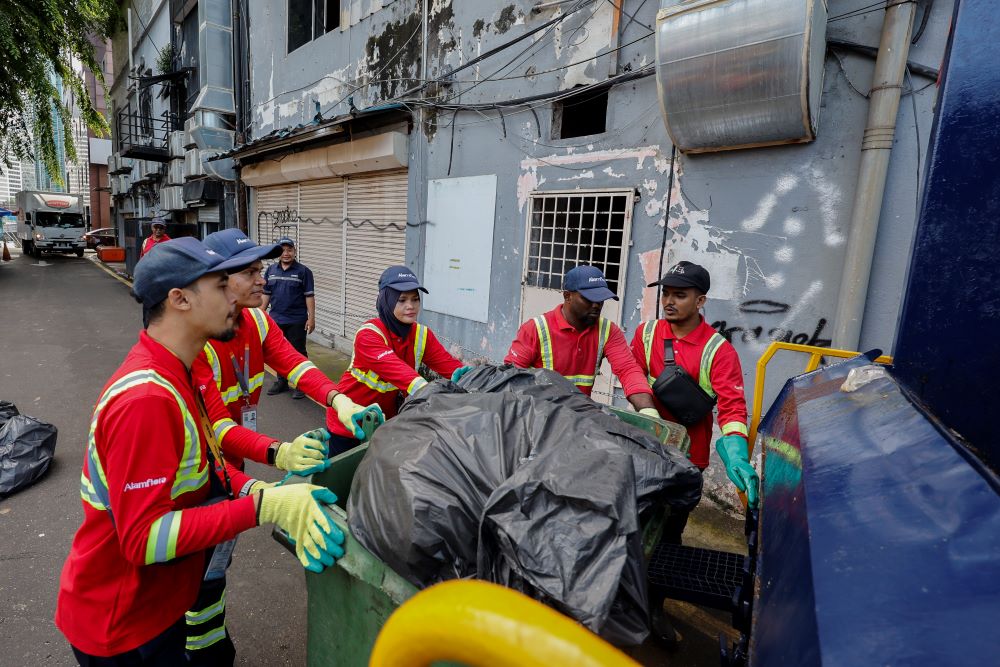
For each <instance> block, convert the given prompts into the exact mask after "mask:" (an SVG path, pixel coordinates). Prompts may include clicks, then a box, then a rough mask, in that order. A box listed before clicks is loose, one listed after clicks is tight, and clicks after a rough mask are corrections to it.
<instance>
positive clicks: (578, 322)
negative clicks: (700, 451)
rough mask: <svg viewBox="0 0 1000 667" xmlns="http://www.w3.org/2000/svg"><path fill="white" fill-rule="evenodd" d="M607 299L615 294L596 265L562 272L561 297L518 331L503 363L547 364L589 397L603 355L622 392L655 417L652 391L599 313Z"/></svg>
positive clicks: (619, 337)
mask: <svg viewBox="0 0 1000 667" xmlns="http://www.w3.org/2000/svg"><path fill="white" fill-rule="evenodd" d="M608 299H614V300H615V301H617V300H618V296H617V295H616V294H615V293H614V292H612V291H611V290H610V289H608V281H607V280H606V279H605V277H604V274H603V273H601V270H600V269H598V268H597V267H596V266H587V265H583V266H578V267H576V268H573V269H570V270H569V271H568V272H567V273H566V275H565V276H564V277H563V302H562V304H561V305H559V306H556V307H555V308H553V309H552V310H550V311H549V312H547V313H545V314H543V315H539V316H538V317H536V318H534V319H531V320H528V321H527V322H525V323H524V324H522V325H521V327H520V328H519V329H518V330H517V337H516V338H515V339H514V342H513V343H511V346H510V351H509V352H507V356H506V357H504V360H503V361H504V363H505V364H514V365H515V366H517V367H519V368H547V369H549V370H553V371H555V372H557V373H559V374H560V375H562V376H563V377H565V378H566V379H567V380H569V381H570V382H572V383H573V384H575V385H576V386H577V389H579V390H580V391H582V392H583V393H584V394H586V395H587V396H590V392H591V391H593V389H594V381H595V379H596V378H597V375H598V373H600V369H601V361H603V360H604V359H605V358H606V359H607V360H608V361H609V362H610V363H611V370H612V372H614V374H615V375H616V376H617V377H618V379H619V380H620V381H621V384H622V388H623V389H624V390H625V397H626V398H627V399H628V401H629V402H630V403H631V404H632V405H633V407H635V409H636V410H638V411H639V412H640V413H642V414H645V415H649V416H651V417H656V416H657V414H656V409H655V408H654V407H653V394H652V391H651V390H650V388H649V384H648V383H647V382H646V377H645V374H644V373H643V372H642V370H641V369H640V368H639V367H638V366H637V365H636V363H635V359H634V358H633V357H632V354H631V352H629V349H628V343H627V342H626V341H625V334H623V333H622V330H621V329H620V328H618V325H617V324H615V323H614V322H611V321H610V320H606V319H604V318H603V317H601V309H602V308H603V306H604V302H605V301H607V300H608Z"/></svg>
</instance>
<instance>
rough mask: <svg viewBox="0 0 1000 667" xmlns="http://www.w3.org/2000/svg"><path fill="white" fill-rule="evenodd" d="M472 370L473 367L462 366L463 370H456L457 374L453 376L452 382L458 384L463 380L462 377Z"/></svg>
mask: <svg viewBox="0 0 1000 667" xmlns="http://www.w3.org/2000/svg"><path fill="white" fill-rule="evenodd" d="M471 370H472V366H462V367H461V368H456V369H455V372H454V373H452V374H451V381H452V382H458V381H459V380H461V379H462V376H463V375H465V374H466V373H468V372H469V371H471Z"/></svg>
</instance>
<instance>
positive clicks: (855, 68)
mask: <svg viewBox="0 0 1000 667" xmlns="http://www.w3.org/2000/svg"><path fill="white" fill-rule="evenodd" d="M250 4H251V7H250V20H251V28H250V34H251V44H250V52H251V54H252V56H251V58H252V61H253V62H252V104H253V105H254V106H253V110H252V112H251V113H252V118H253V132H252V135H253V137H260V136H263V135H265V134H267V133H269V132H272V131H274V130H277V129H281V128H288V127H292V126H295V125H297V124H299V123H305V122H308V121H309V120H310V119H311V118H312V117H313V115H314V114H315V104H316V103H317V102H318V103H319V106H320V109H321V111H322V113H323V114H324V116H325V117H333V116H335V115H337V114H340V113H346V112H347V111H348V110H349V104H348V100H347V98H348V97H349V96H353V100H352V101H353V104H354V105H355V106H356V107H357V108H359V109H363V108H365V107H366V106H368V105H372V104H377V103H381V102H385V101H388V100H392V99H393V98H394V97H396V96H398V95H399V94H400V93H402V92H404V91H405V90H406V89H408V88H410V87H411V86H413V85H415V81H414V80H413V79H415V78H418V77H420V75H421V63H420V52H421V48H420V39H421V34H420V14H419V12H420V2H415V1H414V0H397V1H396V2H392V3H389V2H385V0H383V2H382V3H381V4H382V5H383V7H382V8H381V9H379V10H377V11H374V12H373V13H371V14H369V15H367V17H365V18H359V19H358V21H357V22H356V23H354V24H353V25H350V26H349V27H348V28H347V29H346V30H335V31H333V32H331V33H328V34H326V35H323V36H322V37H320V38H319V39H317V40H315V41H314V42H312V43H310V44H308V45H306V46H304V47H302V48H300V49H298V50H297V51H295V52H293V53H292V54H285V49H284V43H285V30H286V27H285V26H286V21H285V16H284V11H285V9H284V8H285V4H284V3H250ZM362 4H363V5H364V6H365V7H368V6H369V3H362ZM535 4H538V3H536V2H533V1H532V2H528V1H527V0H520V1H518V2H512V3H510V4H507V5H501V4H499V3H495V2H489V1H484V0H478V1H468V2H462V3H459V2H449V1H448V0H435V1H433V2H431V3H430V5H431V8H432V12H431V17H430V21H429V39H428V52H429V54H430V55H429V59H428V63H427V75H428V78H431V79H433V78H436V77H439V76H441V75H442V74H443V73H444V72H446V71H447V69H448V68H455V67H457V66H459V65H461V64H462V63H465V62H467V61H468V60H470V59H471V58H474V57H476V56H477V55H478V54H481V53H483V52H485V51H487V50H488V49H491V48H493V47H495V46H497V45H499V44H501V43H504V42H507V41H509V40H511V39H512V38H514V37H516V36H518V35H520V34H523V33H524V32H525V31H527V30H530V29H532V28H533V27H535V26H537V25H539V24H541V23H542V22H544V21H547V20H550V19H551V18H553V17H554V16H557V15H558V14H557V12H561V11H565V7H567V6H572V5H564V6H562V8H553V9H549V10H544V11H543V12H541V13H539V14H532V13H530V9H531V7H532V6H534V5H535ZM671 4H672V3H671ZM829 5H830V6H829V15H830V16H831V17H837V16H838V15H840V14H843V13H844V12H847V11H850V10H852V9H854V8H856V7H857V3H856V2H846V1H844V0H831V2H830V3H829ZM624 9H625V11H626V12H628V13H635V18H636V19H637V21H629V19H628V18H627V17H626V18H625V19H624V20H623V25H625V28H624V29H623V30H622V32H621V35H620V38H619V43H620V44H628V43H629V42H633V41H635V43H634V44H632V45H630V46H626V47H624V48H622V49H621V50H620V52H618V56H617V64H613V63H612V62H611V61H610V59H609V57H608V56H602V57H600V58H597V59H592V60H588V59H591V58H592V57H593V56H595V55H597V54H599V53H602V52H606V51H607V50H608V47H609V44H608V34H609V24H608V23H607V17H608V15H609V13H610V3H604V2H596V3H593V4H592V5H588V6H587V7H585V8H584V9H581V10H580V11H578V12H577V13H576V14H575V15H574V16H571V17H569V18H567V19H566V20H565V21H564V22H562V23H561V24H560V25H559V27H558V28H557V29H553V30H550V31H547V32H543V33H540V36H539V35H536V36H534V37H532V38H529V39H528V40H525V41H523V42H520V43H519V44H517V45H515V46H513V47H511V48H509V49H506V50H505V51H503V52H501V53H500V54H497V55H495V56H493V57H491V58H489V59H487V60H485V61H484V62H482V63H480V64H478V65H476V66H474V67H471V68H469V69H466V70H463V71H462V72H460V73H458V74H457V75H456V77H455V78H456V79H457V80H458V81H459V83H455V84H453V85H451V86H443V87H440V88H436V89H435V90H433V91H432V92H433V93H434V94H435V95H437V96H438V99H446V98H452V97H454V99H453V100H452V101H460V102H461V103H466V104H473V103H483V102H493V101H498V100H507V99H512V98H517V97H522V96H527V95H534V94H538V93H542V92H548V91H553V90H565V89H568V88H571V87H573V86H574V85H577V84H581V83H582V84H587V83H594V82H597V81H602V80H604V79H606V78H607V77H608V74H609V73H610V72H617V73H622V72H628V71H636V70H639V69H640V68H642V67H644V66H646V65H648V64H650V63H652V62H653V61H654V53H655V50H654V38H653V37H648V38H642V36H643V35H644V34H646V33H647V32H649V31H648V30H647V28H646V27H644V26H643V25H641V24H646V25H648V26H651V27H652V26H654V25H655V13H656V7H655V6H654V5H653V3H641V2H638V1H635V0H626V2H625V3H624ZM950 12H951V6H950V5H949V3H935V4H934V5H933V9H932V14H931V17H930V20H929V23H928V25H927V28H926V30H925V31H924V33H923V36H922V38H921V40H920V41H919V43H918V44H917V45H915V46H914V47H913V48H912V50H911V55H910V60H911V61H913V62H916V63H920V64H923V65H927V66H930V67H936V66H937V64H938V63H939V62H940V60H941V56H942V54H943V51H944V45H945V40H946V37H947V30H948V23H949V19H950ZM882 16H883V14H882V12H881V11H877V12H872V13H868V14H863V15H859V16H856V17H851V18H846V19H838V20H834V21H831V22H830V23H829V24H828V32H827V36H828V38H830V39H834V38H837V39H846V40H851V41H854V42H857V43H860V44H868V45H877V44H878V42H879V36H880V31H881V24H882ZM636 40H637V41H636ZM522 52H524V56H523V57H522V59H521V60H519V61H517V62H515V63H514V64H513V65H512V66H511V67H509V68H508V69H505V70H504V71H503V72H502V74H500V76H507V77H518V76H521V77H522V78H508V79H504V80H499V81H488V82H484V83H481V84H480V85H477V86H473V84H474V83H476V82H481V81H483V80H484V79H485V78H487V77H488V76H489V75H491V74H493V73H494V72H496V71H497V70H498V69H500V68H501V67H502V66H503V65H505V64H507V63H508V62H509V61H511V60H512V59H513V58H514V57H515V56H516V55H517V54H519V53H522ZM579 61H585V62H582V63H580V64H578V65H575V66H572V67H567V65H570V64H571V63H576V62H579ZM842 61H843V71H842V70H841V66H840V64H839V62H838V60H837V59H836V58H835V57H833V56H831V55H829V54H828V56H827V58H826V67H825V79H824V82H823V88H824V93H823V100H822V110H821V113H820V120H819V133H818V138H817V140H816V141H814V142H812V143H809V144H803V145H795V146H786V147H777V148H759V149H752V150H741V151H729V152H722V153H715V154H707V155H692V156H684V155H680V154H679V153H678V155H677V159H676V160H675V161H674V165H673V172H674V176H675V179H674V188H673V193H672V195H668V192H667V189H668V182H669V176H670V173H669V172H670V168H671V167H670V165H671V160H670V156H671V143H670V139H669V137H668V135H667V133H666V130H665V128H664V124H663V121H662V118H661V117H660V110H659V106H658V98H657V89H656V84H655V80H654V77H646V78H643V79H639V80H636V81H633V82H630V83H626V84H623V85H618V86H615V87H614V88H612V90H611V92H610V95H609V107H608V123H607V126H608V131H607V132H606V133H604V134H600V135H594V136H591V137H584V138H577V139H569V140H558V139H552V133H551V124H552V107H551V105H550V104H548V103H536V105H535V106H534V107H520V108H517V109H511V110H507V111H505V112H504V117H503V119H501V117H500V116H499V114H498V113H496V112H492V111H488V112H483V113H476V112H470V111H462V112H459V113H458V114H457V116H454V115H453V114H452V112H451V111H447V112H438V111H436V110H434V109H431V108H427V109H425V110H423V111H422V110H421V109H420V108H418V107H414V109H413V111H414V118H415V120H418V119H422V121H423V122H417V123H415V126H414V127H415V129H414V132H413V133H412V134H411V139H410V192H409V217H410V219H411V221H418V220H424V219H426V195H427V181H428V180H430V179H436V178H445V177H449V176H450V177H458V176H476V175H482V174H492V173H495V174H496V175H497V207H496V223H495V232H494V238H493V240H492V244H493V273H492V282H491V284H490V321H489V322H488V323H485V324H482V323H479V322H471V321H468V320H461V319H458V318H454V317H450V316H444V315H439V314H436V313H433V312H426V313H425V314H424V316H423V319H424V321H425V322H426V323H427V324H428V325H429V326H431V327H432V328H433V329H434V331H435V332H436V333H437V334H438V335H439V336H440V337H441V338H443V339H445V340H446V341H447V342H448V343H450V344H452V346H453V349H454V350H455V351H457V352H458V353H460V354H461V355H462V356H464V357H467V358H471V357H477V356H481V357H486V358H489V359H492V360H500V359H502V357H503V356H504V354H505V352H506V349H507V347H508V345H509V343H510V341H511V339H512V338H513V336H514V333H515V331H516V329H517V326H518V325H519V323H520V297H521V271H522V258H523V252H524V236H525V223H526V214H527V206H528V203H527V195H528V194H529V193H530V192H531V191H534V190H564V189H575V188H583V189H599V188H606V187H612V188H621V187H634V188H637V189H638V190H639V191H640V195H641V196H640V198H639V200H638V203H637V206H636V209H635V213H634V218H633V228H632V244H633V245H632V247H631V248H630V250H629V259H628V273H627V290H626V298H625V299H624V300H623V303H622V324H623V326H624V328H625V329H626V335H627V336H629V337H631V334H632V332H633V331H634V330H635V328H636V327H637V325H638V324H639V323H640V322H641V321H643V320H645V319H650V318H652V317H654V316H655V300H654V299H655V293H654V290H649V289H646V288H644V285H645V284H646V283H647V282H649V281H651V280H653V279H655V277H656V275H657V272H658V267H659V261H660V248H661V244H662V243H663V239H664V225H666V227H667V232H666V246H665V248H666V251H667V253H668V254H667V256H666V258H665V261H664V266H668V265H669V264H671V263H673V262H674V261H677V260H680V259H687V260H690V261H695V262H698V263H701V264H704V265H706V266H707V267H709V268H710V270H711V271H712V279H713V289H712V292H711V293H710V295H709V296H710V300H709V302H708V305H707V308H706V316H707V318H708V320H709V321H710V322H712V323H716V325H717V326H718V327H719V328H720V330H722V331H723V333H724V334H725V335H726V336H727V337H728V338H730V339H731V340H732V342H733V344H734V345H735V346H736V348H737V350H738V351H739V353H740V357H741V359H742V361H743V365H744V374H745V376H746V386H747V388H748V392H747V393H748V397H749V395H750V394H751V393H752V389H751V388H752V386H753V369H754V364H755V362H756V359H757V357H758V356H759V355H760V353H761V352H762V351H763V349H764V348H765V346H766V343H767V342H768V340H769V338H772V337H773V338H782V339H788V340H792V341H794V342H805V343H812V344H820V345H824V344H825V345H829V339H830V338H831V333H832V329H833V322H832V319H833V317H834V314H835V312H836V306H837V298H838V291H839V285H840V276H841V267H842V265H843V260H844V250H845V245H846V238H847V235H848V232H849V230H848V225H849V221H850V214H851V203H852V197H853V194H854V190H855V185H856V171H857V165H858V162H859V155H860V143H861V137H862V132H863V129H864V124H865V117H866V113H867V99H865V98H864V97H863V96H862V95H861V94H859V93H857V92H854V91H853V90H852V89H851V88H850V86H849V84H848V82H847V77H849V78H850V80H851V81H852V82H854V85H855V86H857V87H858V88H859V89H860V90H861V91H867V89H868V88H869V87H870V81H871V72H872V69H873V65H874V61H873V60H871V59H868V58H865V57H862V56H858V55H854V54H851V53H849V52H842ZM557 68H559V69H557ZM551 69H555V70H556V71H553V72H549V73H546V70H551ZM913 83H914V86H915V87H916V88H921V87H923V86H925V85H926V84H928V83H931V82H930V81H929V80H928V79H925V78H921V77H916V76H914V77H913ZM460 91H462V94H461V96H460V97H459V96H458V93H459V92H460ZM935 96H936V88H935V87H934V86H933V85H932V86H930V87H928V88H926V89H924V90H923V91H922V92H919V93H917V94H915V95H913V96H912V98H911V97H909V96H908V97H904V98H903V101H902V104H901V107H900V112H899V119H898V129H897V133H896V144H895V147H894V149H893V154H892V160H891V165H890V169H889V175H888V183H887V188H886V196H885V204H884V207H883V211H882V217H881V226H880V230H879V236H878V247H877V249H876V252H875V261H874V267H873V274H874V275H873V278H872V281H871V287H870V289H869V300H868V305H867V309H866V313H865V320H864V328H863V333H862V347H864V348H870V347H880V348H882V349H884V350H886V351H887V352H890V353H891V351H892V350H891V346H892V341H893V338H894V330H895V326H896V322H897V319H898V310H899V304H900V296H901V294H900V293H901V289H902V286H903V279H904V274H905V272H906V268H907V258H908V254H909V247H910V243H911V238H912V235H913V229H914V220H915V207H916V203H917V189H918V175H919V165H918V163H917V157H918V155H920V156H921V157H922V156H923V155H924V154H926V144H927V137H928V135H929V132H930V129H931V124H932V119H933V107H934V100H935ZM914 110H915V111H916V114H914ZM421 114H422V115H421ZM918 127H919V137H918V132H917V128H918ZM484 156H488V160H487V159H484ZM449 169H450V171H449ZM668 196H669V201H670V202H671V203H670V207H669V210H665V208H666V203H667V201H668ZM408 234H409V236H408V239H407V260H408V262H409V264H410V265H411V266H412V267H413V268H414V269H415V270H416V271H417V272H418V274H419V273H421V272H422V271H423V270H424V267H423V262H424V254H425V253H424V247H423V240H422V238H423V232H422V230H421V229H420V228H411V229H410V230H409V232H408ZM484 242H488V241H487V240H484ZM772 368H773V370H771V371H770V373H771V375H770V376H769V377H773V378H783V377H787V376H788V375H790V374H793V373H795V372H797V371H799V370H801V362H799V361H797V360H796V361H794V362H790V361H785V362H779V363H777V364H775V365H774V366H773V367H772ZM779 388H780V382H779V381H778V380H777V379H776V380H774V381H772V382H769V390H768V392H767V396H768V399H767V401H766V402H765V406H766V405H767V404H768V403H769V401H770V397H772V396H773V395H774V394H775V393H776V391H777V390H778V389H779ZM713 467H715V468H716V469H718V466H713Z"/></svg>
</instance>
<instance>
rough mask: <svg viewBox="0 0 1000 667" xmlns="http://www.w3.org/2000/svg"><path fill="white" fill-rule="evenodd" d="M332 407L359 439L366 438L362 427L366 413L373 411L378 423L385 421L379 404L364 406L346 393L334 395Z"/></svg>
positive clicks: (345, 425) (341, 420)
mask: <svg viewBox="0 0 1000 667" xmlns="http://www.w3.org/2000/svg"><path fill="white" fill-rule="evenodd" d="M331 407H332V408H333V409H334V411H336V413H337V419H339V420H340V423H341V424H343V425H344V428H346V429H347V430H348V431H350V432H351V433H353V434H354V437H355V438H357V439H358V440H364V439H365V432H364V430H362V428H361V422H362V420H364V418H365V413H372V414H375V415H376V416H377V417H378V423H379V424H384V423H385V415H383V414H382V408H380V407H379V406H377V405H369V406H362V405H358V404H357V403H355V402H354V401H352V400H351V399H350V397H348V396H347V395H346V394H337V395H336V396H334V397H333V404H332V405H331Z"/></svg>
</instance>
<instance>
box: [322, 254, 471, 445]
mask: <svg viewBox="0 0 1000 667" xmlns="http://www.w3.org/2000/svg"><path fill="white" fill-rule="evenodd" d="M378 288H379V290H378V300H377V301H376V303H375V310H376V312H377V313H378V317H376V318H374V319H371V320H368V321H367V322H365V323H364V324H362V325H361V327H360V328H359V329H358V331H357V333H356V334H354V354H353V355H352V356H351V365H350V366H348V367H347V370H346V371H345V372H344V375H343V376H342V377H341V378H340V382H339V383H338V384H337V390H338V391H340V392H341V395H343V396H345V397H346V398H350V399H351V400H352V401H354V402H355V403H357V404H359V405H368V404H378V405H379V406H381V408H382V412H383V413H384V414H385V417H386V418H387V419H388V418H389V417H393V416H395V414H396V412H397V410H398V407H397V401H398V400H400V399H401V397H402V395H403V394H405V395H412V394H414V393H416V392H417V391H419V390H420V389H421V388H423V387H424V386H425V385H426V384H427V380H425V379H424V378H422V377H421V376H420V373H419V372H418V369H419V368H420V365H421V364H423V365H425V366H427V367H428V368H430V369H431V370H432V371H434V372H435V373H438V374H440V375H443V376H444V377H450V378H451V379H452V380H457V379H458V378H459V377H461V375H462V374H463V373H464V372H465V371H467V370H468V366H463V365H462V362H461V361H459V360H458V359H456V358H455V357H453V356H451V355H450V354H448V351H447V350H445V349H444V347H443V346H442V345H441V343H439V342H438V339H437V337H436V336H435V335H434V332H432V331H431V330H430V329H428V328H427V327H426V326H424V325H423V324H419V323H418V322H417V317H418V316H419V315H420V292H425V293H426V292H427V290H426V289H424V287H423V286H422V285H421V284H420V281H418V280H417V277H416V276H415V275H414V274H413V272H412V271H410V269H408V268H407V267H405V266H390V267H389V268H388V269H386V270H385V271H383V272H382V276H381V277H380V278H379V282H378ZM326 423H327V428H329V429H330V433H331V434H332V437H331V439H330V455H331V456H334V455H336V454H339V453H341V452H345V451H347V450H348V449H351V448H352V447H356V446H357V445H358V444H360V442H359V440H358V438H359V435H358V434H357V433H352V432H351V431H350V430H348V429H347V428H345V426H344V423H343V420H342V419H339V418H338V417H337V414H336V412H335V411H334V410H328V411H327V418H326Z"/></svg>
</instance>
